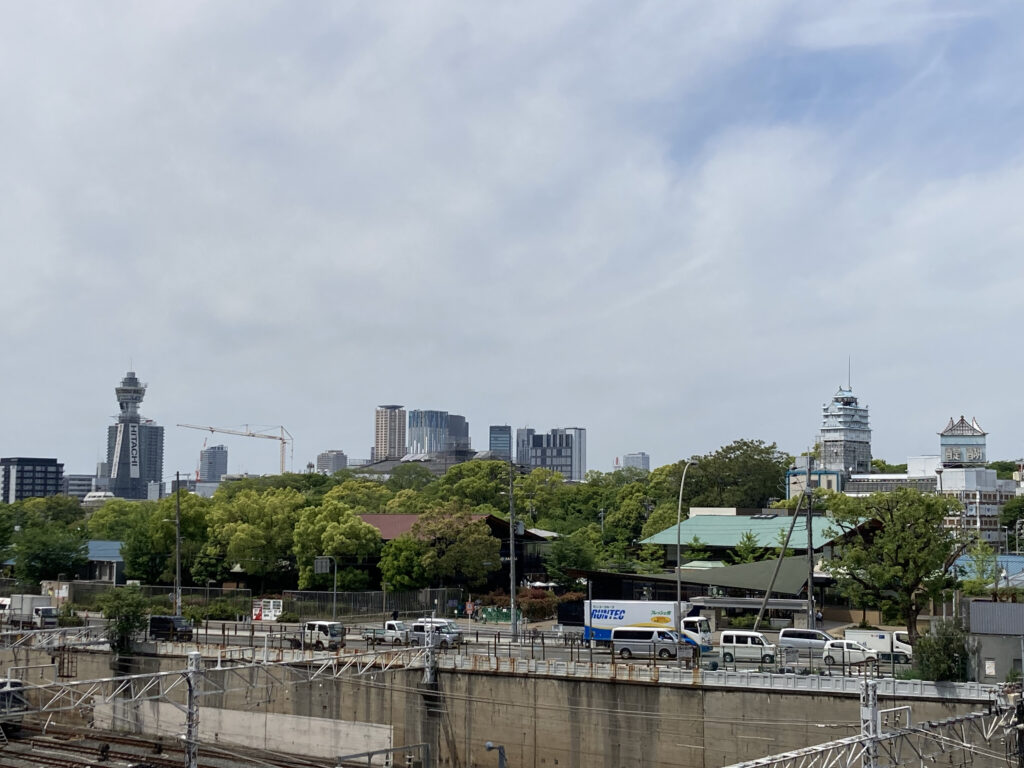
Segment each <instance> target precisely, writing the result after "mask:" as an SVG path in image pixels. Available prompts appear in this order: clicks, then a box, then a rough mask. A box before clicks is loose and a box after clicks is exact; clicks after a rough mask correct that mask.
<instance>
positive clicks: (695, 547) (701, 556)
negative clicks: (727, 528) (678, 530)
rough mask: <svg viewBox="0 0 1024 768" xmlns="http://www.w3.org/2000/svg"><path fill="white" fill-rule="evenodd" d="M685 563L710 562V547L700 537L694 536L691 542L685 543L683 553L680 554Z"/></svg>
mask: <svg viewBox="0 0 1024 768" xmlns="http://www.w3.org/2000/svg"><path fill="white" fill-rule="evenodd" d="M680 557H681V558H682V561H683V562H684V563H686V562H689V561H690V560H710V559H711V553H710V552H709V551H708V546H707V544H705V543H704V542H703V541H701V539H700V537H699V536H694V537H693V538H692V539H690V540H689V541H684V542H683V551H682V553H681V554H680Z"/></svg>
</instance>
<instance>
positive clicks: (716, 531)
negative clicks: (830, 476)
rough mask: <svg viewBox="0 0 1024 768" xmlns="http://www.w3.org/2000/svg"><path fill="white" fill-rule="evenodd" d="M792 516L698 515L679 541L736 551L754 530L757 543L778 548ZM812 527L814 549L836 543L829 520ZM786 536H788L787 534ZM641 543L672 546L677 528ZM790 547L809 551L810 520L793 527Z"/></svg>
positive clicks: (685, 523) (815, 522) (803, 518)
mask: <svg viewBox="0 0 1024 768" xmlns="http://www.w3.org/2000/svg"><path fill="white" fill-rule="evenodd" d="M792 522H793V518H792V517H772V518H767V519H765V518H755V517H751V516H749V515H697V516H695V517H691V518H688V519H686V520H683V522H682V523H681V524H680V530H679V540H680V541H681V542H682V543H683V545H685V544H686V543H687V542H689V541H691V540H692V539H693V537H694V536H696V537H697V538H698V539H700V540H701V542H702V543H703V544H704V545H705V546H708V547H721V548H725V549H732V548H733V547H735V546H736V545H737V544H738V543H739V541H740V537H741V536H743V534H744V533H745V532H747V531H750V532H751V533H753V534H754V535H755V536H756V537H757V544H758V546H761V547H777V546H778V545H779V543H778V542H779V531H783V532H785V531H787V530H789V525H790V523H792ZM811 527H812V528H813V531H812V533H813V535H814V538H813V542H814V548H815V549H820V548H821V547H822V546H823V545H825V544H828V543H829V542H830V541H832V538H831V537H830V536H826V535H825V531H826V530H827V529H828V528H830V527H833V525H832V521H831V520H829V519H828V518H826V517H821V516H818V517H812V518H811ZM783 535H785V533H783ZM640 543H641V544H662V545H666V544H671V545H675V543H676V527H675V525H671V526H669V527H668V528H666V529H665V530H663V531H661V532H660V533H656V534H654V535H653V536H651V537H650V538H647V539H644V540H643V541H642V542H640ZM789 548H790V549H793V550H803V551H806V550H807V517H806V515H801V516H800V517H799V518H798V519H797V521H796V527H794V528H793V536H792V537H791V538H790V540H789Z"/></svg>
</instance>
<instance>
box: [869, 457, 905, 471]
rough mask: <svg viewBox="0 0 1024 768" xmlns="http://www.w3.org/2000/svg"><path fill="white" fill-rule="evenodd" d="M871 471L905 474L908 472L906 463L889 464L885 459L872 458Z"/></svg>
mask: <svg viewBox="0 0 1024 768" xmlns="http://www.w3.org/2000/svg"><path fill="white" fill-rule="evenodd" d="M871 471H872V472H877V473H878V474H880V475H903V474H906V471H907V465H906V464H889V463H888V462H887V461H886V460H885V459H872V460H871Z"/></svg>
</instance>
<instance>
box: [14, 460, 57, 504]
mask: <svg viewBox="0 0 1024 768" xmlns="http://www.w3.org/2000/svg"><path fill="white" fill-rule="evenodd" d="M63 490H64V465H63V464H61V463H60V462H58V461H57V460H56V459H30V458H26V457H23V456H17V457H11V458H7V459H0V493H2V494H3V501H5V502H7V503H8V504H13V503H14V502H16V501H21V500H22V499H35V498H42V497H44V496H56V495H57V494H58V493H61V492H62V491H63Z"/></svg>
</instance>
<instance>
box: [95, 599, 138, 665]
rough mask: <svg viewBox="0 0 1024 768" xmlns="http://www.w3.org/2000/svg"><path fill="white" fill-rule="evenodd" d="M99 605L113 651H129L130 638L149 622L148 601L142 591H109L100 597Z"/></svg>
mask: <svg viewBox="0 0 1024 768" xmlns="http://www.w3.org/2000/svg"><path fill="white" fill-rule="evenodd" d="M99 604H100V608H101V609H102V611H103V616H104V618H106V619H107V624H108V627H109V628H110V632H111V640H112V642H111V645H112V646H113V648H114V650H115V651H119V652H126V651H130V650H131V647H132V638H133V637H134V636H135V634H136V633H137V632H141V631H142V630H144V629H145V628H146V624H147V623H148V620H149V601H148V600H147V599H146V597H145V596H144V595H143V594H142V590H140V589H139V588H138V587H125V588H123V589H111V590H108V591H106V592H104V593H103V594H102V595H100V598H99Z"/></svg>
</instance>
